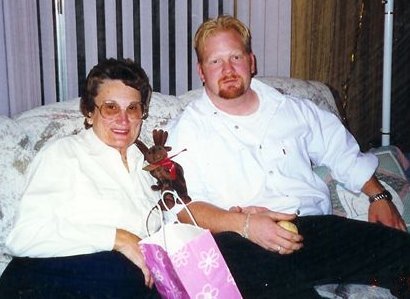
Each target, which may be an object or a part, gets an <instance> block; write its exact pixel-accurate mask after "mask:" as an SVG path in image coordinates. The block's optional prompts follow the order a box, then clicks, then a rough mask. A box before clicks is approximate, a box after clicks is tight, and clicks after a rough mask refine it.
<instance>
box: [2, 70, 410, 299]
mask: <svg viewBox="0 0 410 299" xmlns="http://www.w3.org/2000/svg"><path fill="white" fill-rule="evenodd" d="M259 79H260V80H262V81H264V82H265V83H268V84H270V85H272V86H274V87H275V88H277V89H278V90H280V91H281V92H282V93H284V94H289V95H292V96H294V97H296V98H308V99H311V100H312V101H314V102H315V103H317V104H318V106H320V107H321V108H322V109H325V110H328V111H330V112H332V113H334V114H336V115H337V116H338V117H339V118H340V119H341V120H342V121H343V122H344V121H345V118H344V115H343V113H341V112H340V109H338V105H337V101H336V100H335V97H334V96H333V94H332V92H331V90H330V89H329V88H328V87H327V86H326V85H324V84H323V83H321V82H317V81H306V80H300V79H293V78H279V77H261V78H259ZM200 92H201V89H196V90H192V91H189V92H187V93H185V94H183V95H180V96H178V97H176V96H170V95H165V94H161V93H158V92H154V93H153V95H152V99H151V104H150V112H149V117H148V119H147V120H145V121H144V124H143V127H142V131H141V136H140V138H141V140H142V141H143V142H144V143H146V144H148V145H150V144H152V140H151V132H152V130H153V129H154V128H157V127H163V126H165V125H166V124H167V123H168V121H169V120H170V119H171V118H173V117H176V116H177V115H178V114H179V113H180V112H181V111H182V110H183V109H184V107H185V105H186V104H187V103H188V102H189V101H190V100H191V99H192V98H194V97H196V96H197V95H198V94H199V93H200ZM83 121H84V118H83V116H82V115H81V113H80V112H79V98H75V99H72V100H69V101H65V102H60V103H55V104H49V105H45V106H41V107H37V108H34V109H32V110H29V111H26V112H23V113H21V114H19V115H16V116H14V117H11V118H9V117H6V116H0V138H1V144H0V157H1V158H0V219H1V221H0V229H1V233H0V274H1V273H2V272H3V270H4V268H5V267H6V265H7V263H8V262H9V261H10V257H9V256H8V255H7V254H6V253H5V248H4V242H5V238H6V236H7V234H8V233H9V231H10V229H11V226H12V223H13V219H14V217H15V212H16V208H17V206H18V203H19V198H20V196H21V193H22V190H23V185H24V175H25V172H26V170H27V167H28V166H29V164H30V161H31V160H32V159H33V157H34V156H35V154H36V153H37V152H38V151H39V150H40V149H41V148H42V147H43V146H44V144H45V143H47V142H49V141H51V140H54V139H56V138H60V137H62V136H65V135H69V134H76V133H78V132H79V131H81V130H83ZM373 151H374V152H375V154H376V155H377V156H378V157H379V160H380V165H379V168H378V170H377V176H378V177H379V178H380V179H381V180H382V181H383V183H384V184H385V186H386V188H388V189H389V190H390V191H391V192H392V194H393V195H394V201H395V202H396V204H397V205H398V207H399V210H400V211H401V213H403V216H404V218H405V220H406V223H408V224H410V205H409V204H408V202H410V185H409V182H408V181H407V180H406V177H405V175H404V171H403V168H404V167H408V164H406V163H408V161H407V160H405V158H404V156H403V155H402V154H401V152H400V150H399V149H398V148H396V147H382V148H378V149H373ZM56 167H59V166H58V165H56ZM315 171H316V173H317V174H318V175H319V176H320V177H321V178H322V179H323V180H324V181H325V182H326V184H327V185H328V186H329V189H330V191H331V200H332V205H333V212H334V213H335V214H337V215H341V216H344V217H351V218H356V219H362V220H366V217H367V215H366V213H367V206H368V202H367V197H366V196H364V195H363V194H353V193H351V192H349V191H347V190H346V189H344V188H343V185H342V184H340V183H339V182H337V181H335V180H334V179H333V178H332V176H331V172H330V171H329V170H328V169H327V168H326V167H316V168H315ZM61 172H62V173H63V172H64V169H61ZM317 290H318V292H319V293H320V294H321V295H322V296H324V297H329V298H346V294H349V296H350V297H348V298H356V297H354V296H357V297H359V296H360V297H362V298H394V297H392V296H391V295H390V292H389V291H388V290H385V289H381V288H374V287H366V286H358V285H325V286H320V287H318V289H317ZM372 293H374V294H377V295H375V296H373V297H372V295H369V294H372ZM366 296H370V297H366Z"/></svg>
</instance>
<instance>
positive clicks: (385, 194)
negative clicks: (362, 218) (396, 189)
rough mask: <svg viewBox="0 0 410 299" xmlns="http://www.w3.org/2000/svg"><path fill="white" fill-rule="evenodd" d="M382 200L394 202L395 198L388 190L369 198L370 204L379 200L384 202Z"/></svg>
mask: <svg viewBox="0 0 410 299" xmlns="http://www.w3.org/2000/svg"><path fill="white" fill-rule="evenodd" d="M382 199H383V200H388V201H392V200H393V197H392V195H391V193H390V192H389V191H387V190H384V191H383V192H381V193H377V194H375V195H372V196H369V202H370V203H372V202H375V201H378V200H382Z"/></svg>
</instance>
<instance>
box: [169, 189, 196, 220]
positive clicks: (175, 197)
mask: <svg viewBox="0 0 410 299" xmlns="http://www.w3.org/2000/svg"><path fill="white" fill-rule="evenodd" d="M166 194H171V195H172V196H173V197H174V201H175V204H178V202H179V203H180V204H181V205H182V206H183V209H184V210H185V211H186V212H187V213H188V216H189V218H191V221H192V223H193V224H194V225H195V226H198V224H197V223H196V221H195V219H194V216H193V215H192V213H191V211H190V210H189V208H188V207H187V205H186V204H185V202H184V201H183V200H182V199H181V198H180V197H179V195H178V193H177V192H176V191H175V190H165V191H163V192H162V193H161V202H162V204H163V206H164V207H165V209H167V211H168V212H171V213H172V211H171V209H170V208H168V206H167V205H166V204H165V199H164V197H165V195H166ZM175 216H176V215H175ZM177 219H178V217H177ZM177 221H178V222H180V221H179V220H177Z"/></svg>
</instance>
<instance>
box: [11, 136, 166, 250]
mask: <svg viewBox="0 0 410 299" xmlns="http://www.w3.org/2000/svg"><path fill="white" fill-rule="evenodd" d="M127 159H128V164H129V169H130V170H129V172H128V171H127V169H126V168H125V167H124V165H123V163H122V160H121V156H120V153H119V152H118V150H116V149H114V148H112V147H109V146H107V145H106V144H105V143H103V142H102V141H101V140H100V139H99V138H98V137H97V136H96V135H95V134H94V132H93V130H92V129H89V130H86V131H85V132H81V133H80V134H79V135H75V136H69V137H65V138H62V139H59V140H56V141H55V142H52V143H51V144H49V145H46V146H45V148H43V149H42V150H41V151H40V152H39V153H38V154H37V155H36V157H35V159H34V160H33V162H32V163H31V165H30V170H29V173H28V177H27V185H26V189H25V191H24V194H23V196H22V199H21V203H20V208H19V211H18V214H17V219H16V223H15V226H14V228H13V229H12V231H11V233H10V235H9V236H8V238H7V241H6V245H7V248H8V250H9V252H10V253H11V254H12V255H15V256H30V257H51V256H68V255H76V254H86V253H93V252H98V251H105V250H112V249H113V246H114V241H115V234H116V229H117V228H121V229H125V230H128V231H130V232H132V233H134V234H135V235H137V236H139V237H141V238H143V237H144V236H146V220H147V217H148V214H149V212H150V211H151V209H152V207H153V206H155V203H156V202H157V201H158V196H159V195H158V192H154V191H152V190H151V188H150V186H151V185H152V184H153V183H154V181H153V179H152V177H151V176H150V174H149V173H148V172H145V171H143V170H142V167H143V156H142V154H141V153H140V152H139V150H138V149H137V147H136V146H134V145H132V146H130V147H129V148H128V150H127ZM156 215H157V214H155V213H154V214H152V215H151V217H150V218H149V219H150V221H149V223H150V226H151V227H150V229H151V230H153V231H154V230H156V228H157V227H158V225H159V221H158V219H157V217H156Z"/></svg>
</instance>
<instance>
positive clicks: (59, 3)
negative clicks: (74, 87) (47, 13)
mask: <svg viewBox="0 0 410 299" xmlns="http://www.w3.org/2000/svg"><path fill="white" fill-rule="evenodd" d="M55 6H56V12H55V14H56V23H57V26H56V27H57V28H56V35H57V68H58V90H59V101H65V100H67V99H68V86H67V82H68V81H67V51H66V50H67V47H66V34H65V20H64V18H65V15H64V0H55Z"/></svg>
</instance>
